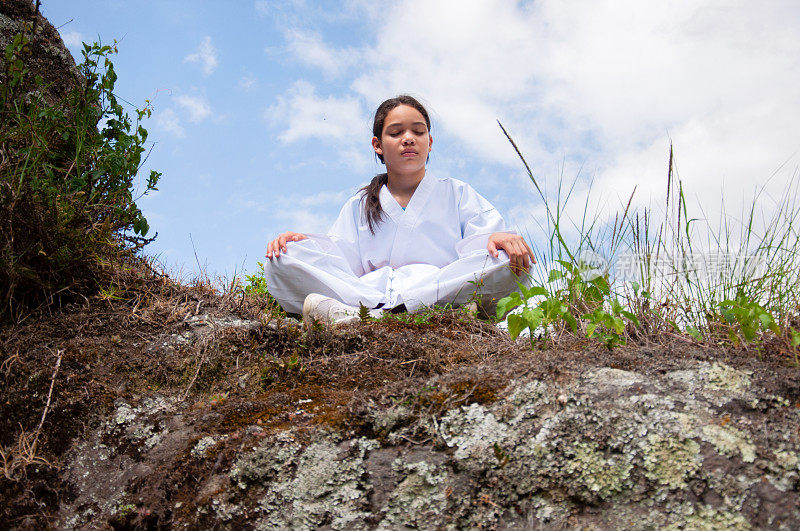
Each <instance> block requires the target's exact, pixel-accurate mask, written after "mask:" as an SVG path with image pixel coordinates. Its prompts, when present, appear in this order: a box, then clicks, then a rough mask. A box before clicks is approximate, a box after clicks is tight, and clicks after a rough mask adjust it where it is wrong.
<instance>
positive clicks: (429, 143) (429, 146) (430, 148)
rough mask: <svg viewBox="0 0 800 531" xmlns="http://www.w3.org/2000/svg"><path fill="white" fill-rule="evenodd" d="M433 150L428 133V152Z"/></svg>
mask: <svg viewBox="0 0 800 531" xmlns="http://www.w3.org/2000/svg"><path fill="white" fill-rule="evenodd" d="M431 150H433V137H432V136H431V134H430V133H428V152H430V151H431Z"/></svg>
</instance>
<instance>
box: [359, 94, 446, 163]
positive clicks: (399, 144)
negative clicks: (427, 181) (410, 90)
mask: <svg viewBox="0 0 800 531" xmlns="http://www.w3.org/2000/svg"><path fill="white" fill-rule="evenodd" d="M432 143H433V138H431V135H430V133H429V132H428V126H427V125H426V124H425V118H424V117H423V116H422V114H421V113H420V112H419V111H418V110H416V109H415V108H414V107H411V106H409V105H398V106H397V107H395V108H394V109H392V110H391V111H389V113H388V114H387V115H386V120H385V121H384V123H383V132H382V133H381V137H380V138H377V137H373V138H372V147H373V149H374V150H375V153H377V154H378V155H382V156H383V161H384V162H385V163H386V170H387V172H388V173H389V174H390V175H398V176H399V175H403V174H418V173H420V172H421V175H420V177H422V176H424V175H425V162H426V161H427V159H428V153H430V152H431V144H432Z"/></svg>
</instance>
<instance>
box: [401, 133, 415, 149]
mask: <svg viewBox="0 0 800 531" xmlns="http://www.w3.org/2000/svg"><path fill="white" fill-rule="evenodd" d="M412 144H414V135H412V134H411V133H406V134H404V135H403V145H404V146H405V145H412Z"/></svg>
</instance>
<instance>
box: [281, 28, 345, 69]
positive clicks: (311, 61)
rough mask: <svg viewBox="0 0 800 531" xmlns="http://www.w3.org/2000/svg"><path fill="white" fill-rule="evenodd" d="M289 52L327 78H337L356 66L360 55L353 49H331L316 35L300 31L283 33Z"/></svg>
mask: <svg viewBox="0 0 800 531" xmlns="http://www.w3.org/2000/svg"><path fill="white" fill-rule="evenodd" d="M285 38H286V40H287V41H288V42H287V45H288V48H289V51H290V52H291V53H292V54H294V56H295V57H297V58H298V59H299V60H301V61H302V62H304V63H306V64H308V65H311V66H314V67H317V68H319V69H321V70H322V71H323V72H325V74H327V75H329V76H339V75H341V74H343V73H344V72H345V71H346V70H347V69H349V68H351V67H353V66H355V65H357V64H358V63H359V61H360V59H361V54H360V52H359V51H358V50H356V49H354V48H345V49H333V48H330V47H328V46H326V45H325V43H323V42H322V38H321V37H320V35H319V34H318V33H314V32H309V31H300V30H288V31H286V32H285Z"/></svg>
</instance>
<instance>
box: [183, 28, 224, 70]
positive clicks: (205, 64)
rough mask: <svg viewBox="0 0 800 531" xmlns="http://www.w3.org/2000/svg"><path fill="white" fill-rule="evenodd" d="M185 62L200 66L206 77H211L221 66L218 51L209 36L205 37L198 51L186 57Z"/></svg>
mask: <svg viewBox="0 0 800 531" xmlns="http://www.w3.org/2000/svg"><path fill="white" fill-rule="evenodd" d="M183 62H184V63H197V64H199V65H200V67H201V68H202V70H203V75H205V76H210V75H211V74H212V73H214V70H216V69H217V66H218V65H219V60H218V59H217V49H216V48H214V45H213V44H211V37H209V36H208V35H207V36H206V37H204V38H203V40H202V42H201V43H200V45H199V46H198V47H197V51H195V52H194V53H190V54H189V55H187V56H186V57H184V58H183Z"/></svg>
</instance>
